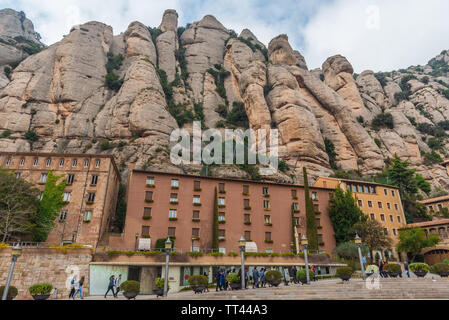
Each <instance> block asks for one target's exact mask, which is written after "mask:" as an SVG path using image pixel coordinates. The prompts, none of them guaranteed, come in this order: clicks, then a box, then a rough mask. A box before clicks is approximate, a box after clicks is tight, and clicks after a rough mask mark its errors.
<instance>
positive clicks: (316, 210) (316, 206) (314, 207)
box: [313, 204, 320, 212]
mask: <svg viewBox="0 0 449 320" xmlns="http://www.w3.org/2000/svg"><path fill="white" fill-rule="evenodd" d="M313 210H315V212H320V205H319V204H314V205H313Z"/></svg>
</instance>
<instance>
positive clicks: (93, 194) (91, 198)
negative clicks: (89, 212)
mask: <svg viewBox="0 0 449 320" xmlns="http://www.w3.org/2000/svg"><path fill="white" fill-rule="evenodd" d="M87 201H89V202H94V201H95V192H90V193H89V195H88V198H87Z"/></svg>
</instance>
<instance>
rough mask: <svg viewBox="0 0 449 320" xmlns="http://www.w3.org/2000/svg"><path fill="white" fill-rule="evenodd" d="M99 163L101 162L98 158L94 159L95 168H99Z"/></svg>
mask: <svg viewBox="0 0 449 320" xmlns="http://www.w3.org/2000/svg"><path fill="white" fill-rule="evenodd" d="M100 163H101V162H100V160H96V161H95V168H97V169H98V168H100Z"/></svg>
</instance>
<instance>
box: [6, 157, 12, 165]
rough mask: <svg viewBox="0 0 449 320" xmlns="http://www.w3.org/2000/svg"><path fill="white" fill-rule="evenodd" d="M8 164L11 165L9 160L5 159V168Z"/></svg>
mask: <svg viewBox="0 0 449 320" xmlns="http://www.w3.org/2000/svg"><path fill="white" fill-rule="evenodd" d="M10 164H11V158H8V159H6V163H5V165H6V166H9V165H10Z"/></svg>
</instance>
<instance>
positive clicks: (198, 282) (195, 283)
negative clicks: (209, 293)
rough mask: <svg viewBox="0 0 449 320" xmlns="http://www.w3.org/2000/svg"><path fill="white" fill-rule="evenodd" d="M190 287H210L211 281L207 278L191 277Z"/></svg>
mask: <svg viewBox="0 0 449 320" xmlns="http://www.w3.org/2000/svg"><path fill="white" fill-rule="evenodd" d="M189 285H190V286H191V287H201V286H204V287H207V286H208V285H209V279H208V278H207V277H206V276H190V278H189Z"/></svg>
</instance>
